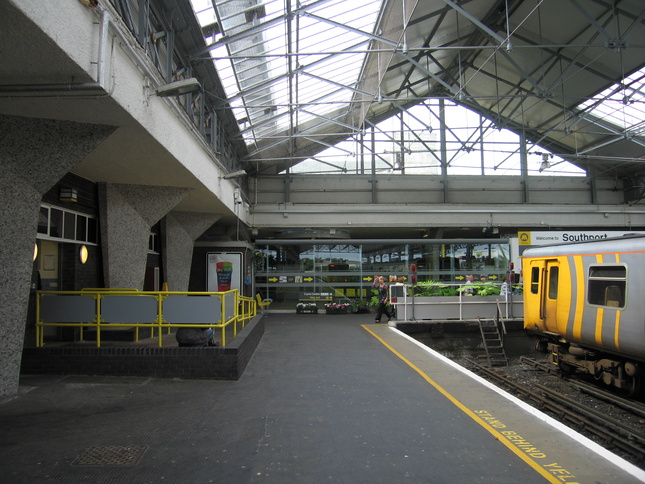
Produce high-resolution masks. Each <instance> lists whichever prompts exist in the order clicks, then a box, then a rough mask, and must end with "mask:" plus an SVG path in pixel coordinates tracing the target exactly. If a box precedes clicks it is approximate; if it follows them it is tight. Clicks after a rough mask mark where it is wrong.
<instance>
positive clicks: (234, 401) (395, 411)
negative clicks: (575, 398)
mask: <svg viewBox="0 0 645 484" xmlns="http://www.w3.org/2000/svg"><path fill="white" fill-rule="evenodd" d="M370 319H371V318H370V315H365V316H364V317H361V316H357V315H332V316H330V315H324V314H319V315H295V314H281V313H275V314H271V313H270V314H269V316H267V317H266V332H265V335H264V337H263V339H262V341H261V343H260V345H259V347H258V349H257V350H256V353H255V354H254V356H253V358H252V360H251V362H250V364H249V366H248V367H247V369H246V371H245V373H244V375H243V376H242V378H241V379H240V380H239V381H208V380H160V379H147V378H133V377H116V376H115V377H87V376H82V377H81V376H65V377H51V376H48V377H39V376H29V377H25V378H24V379H23V380H22V382H21V392H20V394H19V396H17V397H15V398H13V399H10V400H8V401H4V402H2V404H0V428H1V429H2V439H0V476H1V479H2V482H7V483H37V482H65V483H76V482H96V483H129V484H134V483H159V482H167V483H175V482H181V483H208V482H217V483H322V482H331V483H352V484H354V483H366V484H368V483H369V484H372V483H389V484H391V483H399V482H401V483H403V482H406V483H513V484H516V483H519V482H521V483H523V484H531V483H543V482H560V483H563V482H564V483H575V482H579V483H590V484H591V483H593V484H596V483H621V484H622V483H632V482H643V481H645V477H644V476H645V474H644V473H643V472H642V471H640V470H638V469H636V468H633V466H630V465H629V464H627V463H626V462H624V461H622V460H620V459H617V458H615V456H612V455H611V454H609V455H604V454H603V452H602V450H599V449H595V448H594V447H593V446H591V447H589V445H588V443H585V442H584V439H583V441H582V442H581V441H580V440H579V439H578V438H577V436H576V435H575V434H574V435H568V433H569V434H570V432H568V431H562V430H560V429H558V428H557V427H554V426H553V425H552V424H551V423H550V422H549V419H548V418H542V417H540V415H537V416H536V415H534V411H532V410H530V409H527V408H524V407H522V406H521V405H518V404H517V403H516V402H514V401H512V400H509V399H508V398H506V397H505V396H504V395H501V394H500V393H498V392H496V391H495V390H493V389H491V388H489V387H488V386H486V385H485V384H484V383H483V382H480V381H478V380H477V379H476V378H474V377H473V376H472V375H470V374H469V373H467V372H466V373H464V372H462V371H460V370H459V369H458V368H456V367H454V366H452V365H451V364H450V362H448V361H446V360H444V359H443V358H441V357H440V356H438V355H435V354H433V353H432V352H431V351H429V350H428V349H426V348H425V347H423V346H422V345H419V344H417V343H416V342H414V341H413V340H411V339H410V338H408V337H406V336H405V335H403V334H401V333H399V332H397V331H395V330H393V329H392V328H390V327H389V326H387V325H375V324H373V323H372V322H371V320H370ZM596 451H598V452H600V453H597V452H596Z"/></svg>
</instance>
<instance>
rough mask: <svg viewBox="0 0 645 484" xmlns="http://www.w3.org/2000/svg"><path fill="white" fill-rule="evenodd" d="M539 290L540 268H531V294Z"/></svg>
mask: <svg viewBox="0 0 645 484" xmlns="http://www.w3.org/2000/svg"><path fill="white" fill-rule="evenodd" d="M539 290H540V268H539V267H533V268H532V269H531V294H537V293H538V292H539Z"/></svg>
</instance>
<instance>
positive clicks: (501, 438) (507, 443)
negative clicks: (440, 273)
mask: <svg viewBox="0 0 645 484" xmlns="http://www.w3.org/2000/svg"><path fill="white" fill-rule="evenodd" d="M361 326H362V327H363V328H364V329H365V330H366V331H367V332H368V333H370V334H371V335H372V336H374V337H375V338H376V339H377V340H379V341H380V342H381V343H382V344H383V346H385V347H386V348H387V349H389V350H390V351H391V352H392V353H394V354H395V355H396V356H398V357H399V358H400V359H401V360H403V361H404V362H405V363H406V364H407V365H408V366H410V368H412V369H413V370H414V371H416V372H417V373H418V374H419V375H421V376H422V377H423V378H424V379H425V380H426V381H427V382H428V383H430V385H432V386H433V387H435V388H436V389H437V390H438V391H439V393H441V394H442V395H443V396H444V397H446V398H447V399H448V400H450V401H451V402H452V403H453V404H454V405H455V406H456V407H457V408H459V409H460V410H461V411H462V412H464V413H465V414H466V415H468V416H469V417H470V418H471V419H473V420H474V421H475V422H477V423H478V424H479V425H481V426H482V427H483V428H485V429H486V430H487V431H488V432H490V433H491V434H492V435H493V436H494V437H495V439H496V440H499V441H500V442H501V443H502V444H504V445H505V446H506V447H507V448H508V449H510V450H511V451H512V452H513V453H514V454H516V455H517V456H518V457H519V458H520V459H522V460H523V461H524V462H526V463H527V464H528V465H530V466H531V467H532V468H533V469H535V470H536V471H537V472H538V473H539V474H540V475H542V476H543V477H544V478H545V479H546V480H547V481H548V482H551V483H553V484H562V481H560V480H559V479H557V478H555V477H554V476H553V475H551V474H549V473H548V471H546V470H545V469H543V468H542V467H541V466H540V465H539V464H538V463H537V462H535V461H534V460H532V459H531V458H530V457H529V456H528V455H526V454H525V453H524V452H522V451H521V450H520V449H518V448H517V447H516V446H515V445H514V444H513V443H512V442H510V441H509V440H508V439H507V438H506V437H505V436H503V435H502V434H501V433H499V432H498V431H497V430H495V429H494V428H493V427H491V426H489V425H488V424H487V423H486V422H484V421H482V419H481V418H479V417H478V416H477V415H476V414H475V413H474V412H473V411H472V410H470V409H469V408H468V407H466V406H465V405H464V404H463V403H461V402H460V401H459V400H457V399H456V398H455V397H453V396H452V395H451V394H450V393H448V392H447V391H446V390H445V389H444V388H443V387H442V386H440V385H439V384H438V383H437V382H435V381H434V380H433V379H432V378H430V377H429V376H428V375H427V374H426V373H424V371H423V370H421V369H420V368H419V367H417V366H416V365H415V364H414V363H412V362H411V361H410V360H408V359H407V358H406V357H405V356H403V355H402V354H401V353H399V352H398V351H396V350H395V349H394V348H392V346H390V345H389V344H388V343H386V342H385V340H383V338H381V337H380V336H378V335H377V334H376V333H374V331H372V330H371V329H370V328H369V327H368V326H367V325H365V324H363V325H361Z"/></svg>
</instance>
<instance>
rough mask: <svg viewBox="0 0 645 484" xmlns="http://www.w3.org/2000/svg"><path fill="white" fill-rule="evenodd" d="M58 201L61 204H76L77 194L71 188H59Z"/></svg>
mask: <svg viewBox="0 0 645 484" xmlns="http://www.w3.org/2000/svg"><path fill="white" fill-rule="evenodd" d="M58 199H59V200H60V201H62V202H77V201H78V193H77V192H76V190H75V189H73V188H68V187H61V189H60V191H59V192H58Z"/></svg>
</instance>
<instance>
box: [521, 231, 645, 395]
mask: <svg viewBox="0 0 645 484" xmlns="http://www.w3.org/2000/svg"><path fill="white" fill-rule="evenodd" d="M522 273H523V277H524V328H525V329H526V330H527V331H528V332H529V333H531V334H532V335H536V336H537V345H536V347H537V348H538V349H539V350H541V351H546V352H548V353H549V362H550V363H552V364H554V365H557V366H558V367H559V368H560V371H561V372H563V373H573V372H579V373H585V374H588V375H592V376H593V377H594V378H595V379H596V380H600V381H602V382H604V383H605V384H607V385H610V386H613V387H615V388H617V389H619V390H621V391H622V392H624V393H628V394H632V395H633V394H636V393H638V392H639V391H640V390H641V389H642V388H643V369H644V368H645V236H642V235H626V236H623V237H616V238H607V239H596V240H593V241H589V242H579V243H572V244H560V245H550V246H543V247H533V248H529V249H527V250H525V251H524V253H523V254H522Z"/></svg>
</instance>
